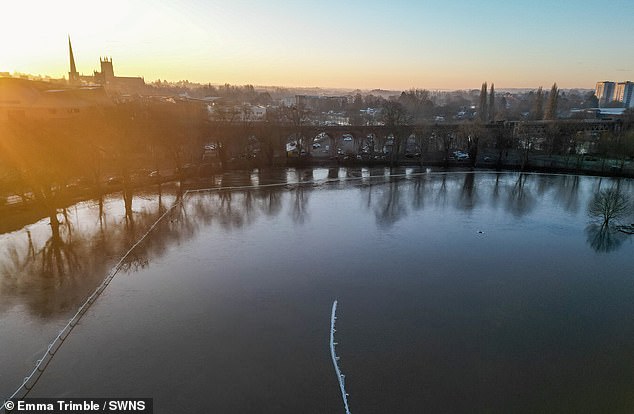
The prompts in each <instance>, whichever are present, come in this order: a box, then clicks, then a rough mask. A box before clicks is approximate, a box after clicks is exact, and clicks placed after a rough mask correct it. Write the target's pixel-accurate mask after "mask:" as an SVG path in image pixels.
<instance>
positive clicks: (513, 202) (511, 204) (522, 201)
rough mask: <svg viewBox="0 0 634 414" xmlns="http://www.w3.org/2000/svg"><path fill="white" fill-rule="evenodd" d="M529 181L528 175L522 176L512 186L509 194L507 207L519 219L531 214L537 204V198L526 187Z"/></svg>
mask: <svg viewBox="0 0 634 414" xmlns="http://www.w3.org/2000/svg"><path fill="white" fill-rule="evenodd" d="M527 179H528V174H524V173H522V174H520V175H519V176H518V178H517V181H516V182H515V184H513V186H511V188H510V190H509V194H508V202H507V205H506V207H507V209H508V210H509V211H510V212H511V213H513V215H515V216H518V217H521V216H524V215H526V214H528V213H530V212H531V211H532V210H533V208H535V204H536V200H535V197H534V196H533V194H532V193H531V191H530V189H529V188H528V187H527V186H526V180H527Z"/></svg>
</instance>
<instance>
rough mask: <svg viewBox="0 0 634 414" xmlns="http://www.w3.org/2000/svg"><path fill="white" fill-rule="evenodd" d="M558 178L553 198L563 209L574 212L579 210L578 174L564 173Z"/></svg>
mask: <svg viewBox="0 0 634 414" xmlns="http://www.w3.org/2000/svg"><path fill="white" fill-rule="evenodd" d="M558 178H559V179H558V180H557V181H556V182H557V188H556V191H555V199H556V200H557V201H559V203H560V204H561V205H562V206H563V208H564V210H566V211H569V212H572V213H574V212H576V211H577V210H579V176H578V175H572V176H570V175H564V176H560V177H558Z"/></svg>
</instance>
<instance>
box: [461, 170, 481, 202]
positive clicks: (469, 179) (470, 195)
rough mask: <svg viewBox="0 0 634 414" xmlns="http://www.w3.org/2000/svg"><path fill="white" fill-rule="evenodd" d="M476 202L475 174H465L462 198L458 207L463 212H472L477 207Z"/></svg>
mask: <svg viewBox="0 0 634 414" xmlns="http://www.w3.org/2000/svg"><path fill="white" fill-rule="evenodd" d="M476 200H477V197H476V185H475V174H473V173H465V174H464V181H463V183H462V190H461V191H460V198H459V199H458V207H459V208H461V209H463V210H472V209H473V208H474V207H475V204H476Z"/></svg>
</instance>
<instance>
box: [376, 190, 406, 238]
mask: <svg viewBox="0 0 634 414" xmlns="http://www.w3.org/2000/svg"><path fill="white" fill-rule="evenodd" d="M400 186H401V180H400V179H399V178H393V179H391V180H390V182H389V184H387V185H386V187H387V188H384V191H383V194H382V195H381V197H380V198H379V199H378V200H377V203H376V206H375V209H374V214H375V215H376V221H377V224H378V225H379V226H381V227H391V226H392V225H394V224H395V223H396V222H397V221H398V220H399V219H401V218H402V217H405V215H406V214H407V209H406V208H405V205H404V204H403V200H402V198H401V189H400Z"/></svg>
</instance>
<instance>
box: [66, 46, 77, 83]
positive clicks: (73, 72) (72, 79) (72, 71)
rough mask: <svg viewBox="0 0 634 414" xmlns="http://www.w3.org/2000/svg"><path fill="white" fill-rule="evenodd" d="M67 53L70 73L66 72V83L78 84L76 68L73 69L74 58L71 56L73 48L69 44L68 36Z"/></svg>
mask: <svg viewBox="0 0 634 414" xmlns="http://www.w3.org/2000/svg"><path fill="white" fill-rule="evenodd" d="M68 53H69V55H70V72H68V82H69V83H77V82H79V73H77V68H76V67H75V57H74V56H73V46H72V45H71V44H70V35H68Z"/></svg>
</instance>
